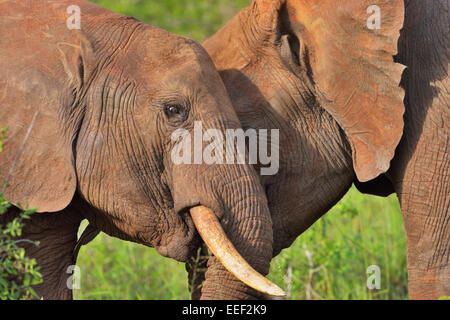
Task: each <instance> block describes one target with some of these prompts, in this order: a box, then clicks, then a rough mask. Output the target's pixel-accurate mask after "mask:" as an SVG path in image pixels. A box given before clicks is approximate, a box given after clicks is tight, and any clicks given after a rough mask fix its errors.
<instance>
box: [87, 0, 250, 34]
mask: <svg viewBox="0 0 450 320" xmlns="http://www.w3.org/2000/svg"><path fill="white" fill-rule="evenodd" d="M91 2H95V3H97V4H100V5H102V6H104V7H106V8H108V9H110V10H112V11H115V12H119V13H122V14H125V15H128V16H133V17H135V18H137V19H139V20H141V21H142V22H145V23H148V24H150V25H152V26H156V27H159V28H162V29H165V30H168V31H170V32H173V33H176V34H179V35H182V36H185V37H188V38H191V39H194V40H196V41H199V42H202V41H204V40H206V39H207V38H208V37H209V36H210V35H212V34H214V33H215V32H216V31H217V30H218V29H219V28H220V27H221V26H223V25H224V24H225V23H226V22H227V21H228V20H230V18H231V17H233V16H234V15H235V14H236V13H237V12H238V11H239V10H240V9H241V8H244V7H246V6H248V4H249V3H250V1H249V0H161V1H156V0H92V1H91Z"/></svg>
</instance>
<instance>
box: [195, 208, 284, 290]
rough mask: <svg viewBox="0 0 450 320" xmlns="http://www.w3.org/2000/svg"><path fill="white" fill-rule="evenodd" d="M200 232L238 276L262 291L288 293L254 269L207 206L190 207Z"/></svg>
mask: <svg viewBox="0 0 450 320" xmlns="http://www.w3.org/2000/svg"><path fill="white" fill-rule="evenodd" d="M190 213H191V216H192V219H193V221H194V224H195V227H196V228H197V231H198V233H199V234H200V236H201V237H202V239H203V241H204V242H205V244H206V245H207V246H208V248H209V249H210V250H211V251H212V253H213V254H214V255H215V256H216V258H217V259H219V261H220V262H221V263H222V265H223V266H224V267H225V268H226V269H227V270H228V271H229V272H231V273H232V274H233V275H234V276H235V277H236V278H238V279H239V280H241V281H242V282H243V283H245V284H246V285H248V286H249V287H252V288H253V289H255V290H257V291H260V292H262V293H265V294H268V295H271V296H277V297H282V296H285V295H286V293H285V292H284V291H283V290H282V289H280V288H279V287H278V286H277V285H276V284H274V283H272V282H271V281H269V280H268V279H267V278H266V277H264V276H263V275H261V274H260V273H259V272H258V271H256V270H255V269H253V268H252V267H251V266H250V265H249V264H248V263H247V261H245V259H244V258H243V257H242V256H241V255H240V254H239V252H237V250H236V248H235V247H234V246H233V244H232V243H231V241H230V240H229V239H228V237H227V235H226V234H225V231H224V230H223V228H222V226H221V224H220V222H219V220H218V219H217V217H216V215H215V214H214V213H213V212H212V211H211V210H210V209H208V208H207V207H204V206H196V207H194V208H191V209H190Z"/></svg>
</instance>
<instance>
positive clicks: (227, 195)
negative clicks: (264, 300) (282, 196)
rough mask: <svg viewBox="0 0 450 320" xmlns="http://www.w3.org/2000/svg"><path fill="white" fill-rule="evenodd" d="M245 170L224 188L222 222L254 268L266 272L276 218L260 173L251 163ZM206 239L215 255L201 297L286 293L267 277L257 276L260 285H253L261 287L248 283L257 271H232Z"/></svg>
mask: <svg viewBox="0 0 450 320" xmlns="http://www.w3.org/2000/svg"><path fill="white" fill-rule="evenodd" d="M239 169H242V167H241V168H239ZM237 171H240V170H232V172H237ZM244 171H246V172H245V173H243V172H241V173H243V174H242V175H241V176H239V177H235V178H234V179H230V180H231V182H228V183H227V184H225V185H224V186H223V187H222V188H220V190H222V195H221V196H220V198H219V202H222V206H223V212H222V216H221V217H220V224H221V226H222V227H223V229H224V231H225V233H226V235H227V236H228V239H229V241H231V243H232V244H233V245H234V247H235V248H236V250H237V252H239V254H240V255H241V256H242V257H243V258H244V259H245V260H246V261H247V262H248V263H249V264H250V265H251V266H252V268H253V269H255V270H256V271H257V272H259V273H260V274H262V275H267V274H268V273H269V267H270V260H271V258H272V242H273V236H272V221H271V218H270V213H269V209H268V205H267V200H266V197H265V195H264V192H263V190H262V187H261V186H260V185H259V179H258V177H257V175H256V173H254V172H253V171H252V170H251V169H250V168H248V167H247V168H245V169H244ZM248 171H251V173H249V172H248ZM256 182H257V183H256ZM199 232H200V230H199ZM205 243H206V245H208V247H209V249H210V251H212V253H214V255H211V256H210V258H209V261H208V263H207V271H206V274H205V281H204V283H203V287H202V296H201V299H207V300H209V299H226V300H229V299H239V300H244V299H255V298H258V297H260V296H261V294H260V293H259V292H258V291H262V292H264V293H267V294H273V295H283V291H282V290H281V289H279V288H278V287H276V286H275V285H273V284H271V283H270V282H269V281H268V280H266V281H267V283H264V281H263V280H261V279H257V280H256V283H259V284H260V286H259V287H257V286H254V285H252V287H253V288H257V289H258V291H256V290H254V289H253V288H251V287H249V286H247V285H246V284H245V283H244V282H246V283H248V284H249V285H251V283H249V282H248V281H245V280H246V278H247V280H250V278H251V277H253V276H254V274H251V276H250V273H248V272H247V271H248V269H246V268H242V267H238V268H237V269H238V270H237V272H238V273H240V274H236V273H235V272H229V268H228V270H227V265H226V264H224V263H222V262H223V260H224V259H223V258H222V257H220V256H219V255H218V253H217V252H214V251H215V250H214V249H213V248H212V247H211V246H210V245H209V244H208V241H205ZM233 273H234V274H233ZM255 277H256V276H255ZM261 277H262V276H261ZM239 278H240V279H244V281H241V280H239ZM256 278H257V277H256ZM264 279H265V278H264Z"/></svg>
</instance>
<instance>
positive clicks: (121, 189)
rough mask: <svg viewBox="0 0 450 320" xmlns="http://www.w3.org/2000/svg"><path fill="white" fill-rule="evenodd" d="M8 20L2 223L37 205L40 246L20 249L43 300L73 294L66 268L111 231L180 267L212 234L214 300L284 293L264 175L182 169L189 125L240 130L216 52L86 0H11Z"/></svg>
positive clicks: (3, 61) (2, 7) (29, 225)
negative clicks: (178, 135)
mask: <svg viewBox="0 0 450 320" xmlns="http://www.w3.org/2000/svg"><path fill="white" fill-rule="evenodd" d="M0 12H1V14H0V25H1V28H0V71H1V75H2V77H1V78H0V121H1V125H2V127H4V126H7V127H8V131H7V136H8V139H7V140H6V142H5V143H4V150H3V152H1V153H0V172H1V176H0V179H1V181H2V183H3V182H6V186H5V188H3V187H2V192H3V191H4V197H5V199H7V200H8V201H9V202H10V203H11V204H13V206H12V207H10V208H9V209H8V211H7V212H6V213H5V214H3V215H2V216H1V217H0V224H5V223H7V222H8V221H10V220H11V219H13V218H14V217H16V216H17V214H18V213H19V209H18V208H19V207H20V206H22V207H25V206H28V207H29V208H37V213H35V214H34V215H32V217H31V219H30V220H29V221H27V222H26V224H25V228H24V232H23V234H22V236H21V237H22V238H25V239H28V240H31V241H32V242H34V241H39V244H38V245H37V246H36V245H35V244H32V243H29V242H22V244H23V245H24V247H25V250H26V253H27V255H29V256H30V257H32V258H35V259H36V260H37V264H38V265H39V266H40V268H41V269H40V270H41V272H42V275H43V283H42V284H39V285H37V286H36V288H35V290H36V292H37V294H38V295H39V296H41V297H43V298H44V299H71V298H72V291H71V290H70V289H69V288H70V286H68V285H67V284H68V283H69V282H68V280H70V278H71V274H68V273H67V272H68V270H72V269H73V265H75V263H76V258H77V253H78V249H79V247H80V246H81V245H83V244H85V243H87V242H89V240H91V239H92V238H93V237H95V235H96V234H97V233H98V232H99V231H102V232H105V233H107V234H109V235H111V236H114V237H118V238H120V239H124V240H127V241H133V242H137V243H140V244H143V245H146V246H149V247H153V248H155V249H156V250H157V251H158V252H159V253H160V254H161V255H163V256H166V257H170V258H173V259H176V260H178V261H182V262H187V261H188V260H189V258H190V257H192V256H193V255H194V254H195V250H196V248H198V246H199V243H202V240H201V239H203V240H204V241H205V243H206V244H207V245H208V247H209V249H210V250H211V252H212V253H214V255H211V258H210V259H209V261H208V267H207V269H208V270H207V272H206V281H205V284H204V287H203V296H202V298H204V299H219V298H222V299H239V298H242V297H247V298H248V297H257V296H258V295H260V294H263V293H264V294H270V295H282V294H283V291H282V290H281V289H280V288H278V287H277V286H276V285H275V284H273V283H271V282H270V281H269V280H267V279H266V278H265V277H264V276H263V275H266V274H267V273H268V271H269V264H270V260H271V258H272V257H271V252H272V241H273V240H272V223H271V219H270V213H269V210H268V205H267V198H266V196H265V193H264V190H263V189H262V185H261V183H260V180H259V177H258V175H257V173H256V171H255V169H254V168H253V166H251V165H249V164H246V163H236V164H223V165H221V164H208V163H195V164H185V163H175V162H174V161H173V157H172V152H173V149H174V145H175V144H176V142H177V141H175V140H173V139H172V138H173V134H174V133H175V132H176V131H177V130H179V129H181V128H183V129H184V130H185V131H187V132H188V133H191V132H192V130H193V127H194V124H195V123H196V122H201V124H202V128H203V130H204V131H206V130H208V129H212V128H214V129H216V130H221V132H223V131H224V130H235V129H239V128H240V127H241V125H240V122H239V120H238V118H237V115H236V113H235V111H234V109H233V106H232V104H231V101H230V99H229V96H228V94H227V91H226V88H225V86H224V84H223V82H222V80H221V78H220V75H219V73H218V72H217V70H216V69H215V67H214V64H213V62H212V61H211V59H210V57H209V55H208V54H207V53H206V51H205V50H204V49H203V48H202V47H201V46H200V45H199V44H197V43H196V42H194V41H193V40H190V39H186V38H183V37H180V36H176V35H174V34H171V33H169V32H167V31H165V30H162V29H159V28H156V27H152V26H149V25H146V24H143V23H141V22H140V21H138V20H136V19H134V18H132V17H127V16H122V15H119V14H117V13H114V12H112V11H109V10H107V9H104V8H102V7H100V6H98V5H96V4H93V3H89V2H87V1H81V0H59V1H46V0H34V1H19V0H16V1H14V0H0ZM69 12H71V13H69ZM74 12H75V14H76V13H77V12H78V14H79V17H78V19H79V21H78V23H79V24H78V28H77V27H76V26H77V21H76V19H77V17H76V16H71V15H70V14H73V13H74ZM68 13H69V14H68ZM74 26H75V27H74ZM84 219H87V220H88V221H89V226H88V227H87V228H86V230H85V232H84V233H83V235H82V236H81V237H80V238H79V239H78V238H77V231H78V228H79V226H80V222H81V221H82V220H84ZM246 261H247V262H246ZM71 267H72V269H70V268H71ZM241 280H242V281H241ZM244 282H245V283H244ZM260 292H261V293H260Z"/></svg>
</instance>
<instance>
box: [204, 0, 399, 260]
mask: <svg viewBox="0 0 450 320" xmlns="http://www.w3.org/2000/svg"><path fill="white" fill-rule="evenodd" d="M403 17H404V5H403V0H392V1H384V0H375V1H372V0H367V1H366V0H364V1H353V0H344V1H339V3H337V2H336V1H333V0H254V1H253V2H252V4H251V5H250V6H249V7H248V8H246V9H244V10H242V11H241V12H239V14H238V15H237V16H235V17H234V18H233V19H232V20H231V21H229V22H228V23H227V24H226V25H225V26H224V27H223V28H222V29H221V30H219V31H218V32H217V33H216V34H215V35H214V36H212V37H211V38H210V39H208V40H207V41H206V42H204V47H205V48H206V49H207V51H208V53H209V54H210V55H211V57H212V59H213V61H214V63H215V65H216V67H217V69H218V70H219V72H220V74H221V77H222V79H223V80H224V82H225V85H226V87H227V89H228V92H229V95H230V97H231V100H232V102H233V105H234V107H235V109H236V111H237V114H238V117H239V119H240V120H241V123H242V125H243V127H244V128H278V129H280V170H279V173H278V174H277V175H276V176H273V177H267V178H264V179H263V180H262V182H263V185H264V187H265V189H266V192H267V197H268V201H269V209H270V212H271V215H272V222H273V233H274V254H277V253H278V252H279V251H280V250H281V249H283V248H286V247H288V246H290V244H291V243H292V241H293V240H294V239H295V238H296V237H297V236H298V235H300V234H301V233H302V232H303V231H304V230H306V229H307V228H308V227H309V226H310V225H311V224H312V223H313V222H314V221H316V220H317V219H318V218H319V217H320V216H321V215H322V214H324V213H325V212H326V211H327V210H328V209H330V208H331V207H332V206H333V205H334V204H335V203H336V202H337V201H338V200H339V199H340V198H341V197H342V196H343V195H344V194H345V192H346V191H347V190H348V188H349V187H350V186H351V184H352V182H355V181H358V180H359V181H360V182H361V183H363V182H367V181H371V180H372V179H375V178H377V177H378V176H380V174H383V173H385V172H386V171H387V170H388V169H389V166H390V161H391V159H392V158H393V156H394V152H395V149H396V146H397V144H398V143H399V141H400V138H401V136H402V133H403V113H404V106H403V97H404V92H403V90H402V89H401V88H400V87H399V83H400V79H401V75H402V71H403V69H404V67H403V66H402V65H400V64H397V63H395V62H394V58H393V56H395V55H396V53H397V40H398V38H399V34H400V32H399V31H400V29H401V27H402V25H403Z"/></svg>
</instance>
